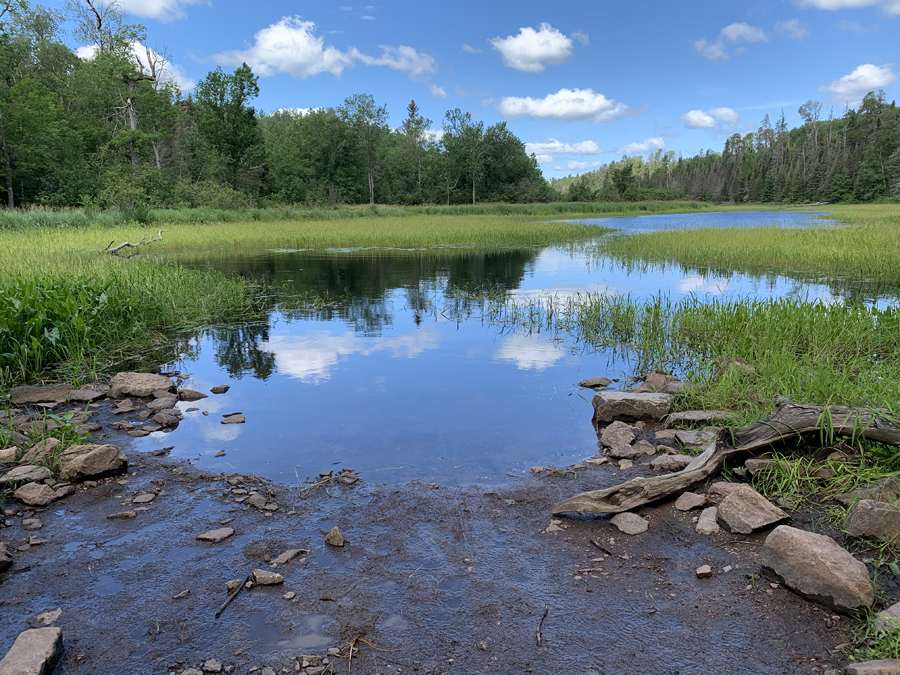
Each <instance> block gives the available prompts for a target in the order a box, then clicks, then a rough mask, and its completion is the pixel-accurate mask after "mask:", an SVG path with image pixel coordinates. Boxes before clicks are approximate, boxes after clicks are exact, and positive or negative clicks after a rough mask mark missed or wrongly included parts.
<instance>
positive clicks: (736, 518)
mask: <svg viewBox="0 0 900 675" xmlns="http://www.w3.org/2000/svg"><path fill="white" fill-rule="evenodd" d="M787 518H788V514H786V513H785V512H784V511H782V510H781V509H779V508H778V507H777V506H775V505H774V504H773V503H772V502H770V501H769V500H768V499H766V498H765V497H763V496H762V495H761V494H759V493H758V492H757V491H756V490H754V489H753V488H752V487H750V486H749V485H741V486H739V487H738V488H736V489H734V490H732V491H731V493H730V494H729V495H728V496H727V497H725V499H723V500H722V503H721V504H719V520H720V521H721V522H723V523H725V526H726V527H727V528H728V529H729V530H730V531H731V532H734V533H737V534H750V533H751V532H756V531H757V530H761V529H763V528H764V527H769V526H771V525H774V524H776V523H780V522H781V521H782V520H785V519H787Z"/></svg>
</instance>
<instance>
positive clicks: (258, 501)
mask: <svg viewBox="0 0 900 675" xmlns="http://www.w3.org/2000/svg"><path fill="white" fill-rule="evenodd" d="M247 503H248V504H249V505H250V506H253V507H255V508H257V509H263V508H265V506H266V498H265V497H263V496H262V495H260V494H255V495H250V496H249V497H247Z"/></svg>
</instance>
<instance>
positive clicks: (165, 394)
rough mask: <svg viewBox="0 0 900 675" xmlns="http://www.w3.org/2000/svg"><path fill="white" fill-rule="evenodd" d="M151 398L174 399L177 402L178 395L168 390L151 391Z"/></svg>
mask: <svg viewBox="0 0 900 675" xmlns="http://www.w3.org/2000/svg"><path fill="white" fill-rule="evenodd" d="M153 398H155V399H158V398H174V399H175V400H176V401H177V400H178V394H177V393H176V392H174V391H170V390H169V389H154V390H153Z"/></svg>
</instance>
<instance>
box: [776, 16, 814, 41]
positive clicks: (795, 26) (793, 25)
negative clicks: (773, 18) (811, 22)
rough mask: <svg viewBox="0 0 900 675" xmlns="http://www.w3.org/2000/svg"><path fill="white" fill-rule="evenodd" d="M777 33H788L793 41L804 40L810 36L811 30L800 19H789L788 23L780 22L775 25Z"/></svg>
mask: <svg viewBox="0 0 900 675" xmlns="http://www.w3.org/2000/svg"><path fill="white" fill-rule="evenodd" d="M775 31H776V32H778V33H786V34H787V36H788V37H789V38H791V39H792V40H802V39H803V38H805V37H806V36H807V35H809V29H808V28H807V27H806V24H804V23H802V22H801V21H800V19H788V20H787V21H778V22H776V23H775Z"/></svg>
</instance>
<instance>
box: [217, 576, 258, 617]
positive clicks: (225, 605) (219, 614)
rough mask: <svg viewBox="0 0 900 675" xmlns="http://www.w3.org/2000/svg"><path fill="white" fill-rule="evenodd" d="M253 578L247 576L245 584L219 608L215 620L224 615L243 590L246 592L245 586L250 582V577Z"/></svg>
mask: <svg viewBox="0 0 900 675" xmlns="http://www.w3.org/2000/svg"><path fill="white" fill-rule="evenodd" d="M251 576H252V575H250V574H248V575H247V578H246V579H244V583H242V584H241V585H240V586H238V587H237V590H235V592H234V593H232V594H231V595H229V596H228V599H227V600H226V601H225V602H224V603H222V606H221V607H219V611H218V612H216V617H215V618H217V619H218V618H219V617H220V616H221V615H222V612H224V611H225V608H226V607H228V605H230V604H231V601H232V600H234V599H235V598H236V597H237V596H238V593H240V592H241V591H242V590H244V586H246V585H247V582H249V581H250V577H251Z"/></svg>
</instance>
